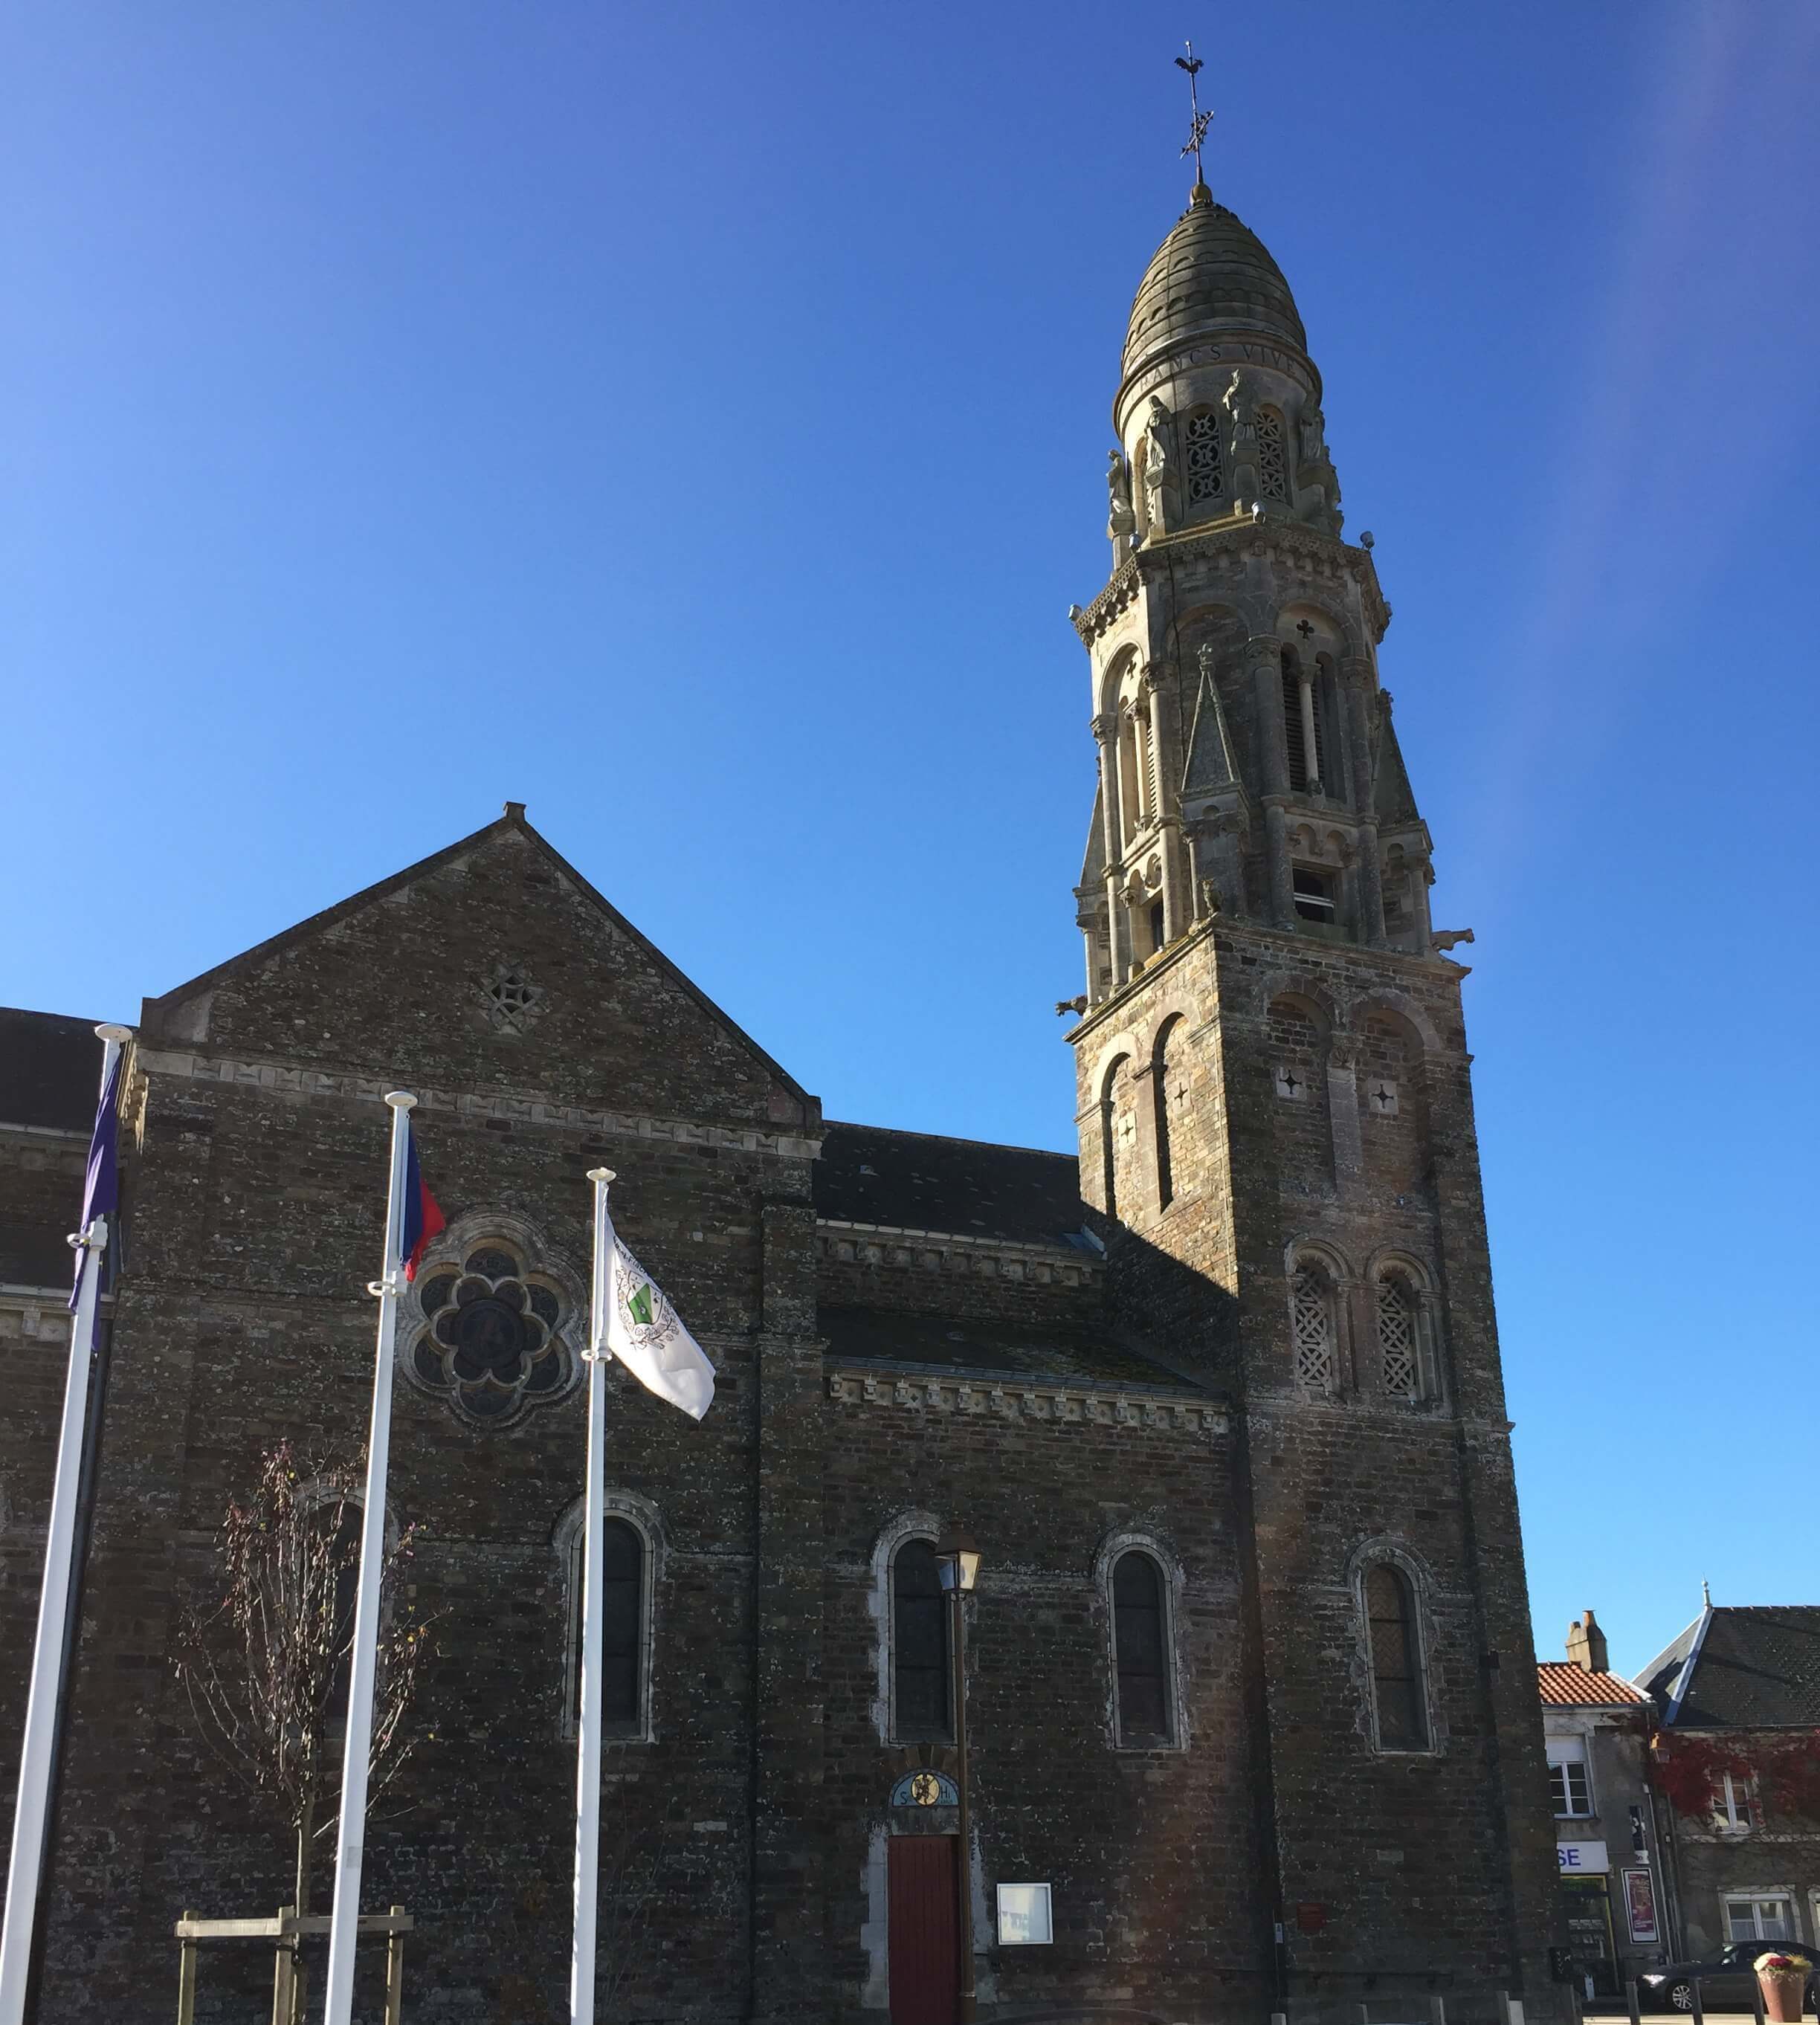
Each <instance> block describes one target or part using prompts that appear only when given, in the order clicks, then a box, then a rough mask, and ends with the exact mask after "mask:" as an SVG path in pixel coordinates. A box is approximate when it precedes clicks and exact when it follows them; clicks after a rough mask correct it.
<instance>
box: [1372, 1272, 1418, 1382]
mask: <svg viewBox="0 0 1820 2025" xmlns="http://www.w3.org/2000/svg"><path fill="white" fill-rule="evenodd" d="M1417 1312H1418V1311H1417V1307H1416V1297H1415V1295H1414V1292H1412V1291H1411V1289H1410V1284H1409V1282H1408V1281H1406V1280H1405V1279H1403V1277H1401V1275H1400V1274H1398V1273H1386V1274H1385V1275H1384V1277H1383V1278H1382V1279H1381V1280H1380V1281H1378V1283H1377V1347H1378V1351H1379V1354H1381V1357H1382V1358H1383V1360H1384V1363H1383V1372H1384V1391H1387V1392H1392V1393H1397V1394H1400V1395H1402V1397H1403V1398H1406V1399H1416V1398H1420V1397H1421V1341H1420V1338H1419V1336H1418V1334H1417Z"/></svg>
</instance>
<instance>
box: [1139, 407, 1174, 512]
mask: <svg viewBox="0 0 1820 2025" xmlns="http://www.w3.org/2000/svg"><path fill="white" fill-rule="evenodd" d="M1174 435H1175V417H1174V416H1173V415H1171V413H1170V412H1169V410H1168V408H1167V406H1165V404H1164V401H1163V399H1162V397H1161V396H1160V395H1156V394H1153V395H1151V396H1150V413H1149V417H1148V418H1147V419H1146V420H1145V424H1144V505H1145V510H1146V511H1147V512H1148V513H1149V516H1150V531H1151V532H1152V533H1153V534H1157V535H1162V534H1167V532H1168V531H1169V529H1170V528H1171V527H1172V526H1173V525H1174V524H1175V499H1176V491H1175V450H1174V448H1173V447H1172V443H1171V439H1172V438H1173V436H1174Z"/></svg>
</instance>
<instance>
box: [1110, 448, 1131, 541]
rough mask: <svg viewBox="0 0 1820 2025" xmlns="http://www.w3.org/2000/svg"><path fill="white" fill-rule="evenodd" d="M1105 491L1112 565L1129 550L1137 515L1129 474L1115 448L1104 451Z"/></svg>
mask: <svg viewBox="0 0 1820 2025" xmlns="http://www.w3.org/2000/svg"><path fill="white" fill-rule="evenodd" d="M1106 491H1107V492H1108V494H1109V495H1110V496H1109V506H1108V511H1107V514H1106V535H1107V538H1108V539H1109V540H1110V542H1112V549H1113V557H1112V560H1113V563H1114V565H1115V567H1116V565H1117V564H1120V563H1122V562H1123V560H1125V557H1127V555H1128V554H1129V553H1131V540H1132V538H1133V536H1134V535H1136V533H1137V531H1138V516H1137V513H1136V512H1135V511H1134V509H1133V507H1132V505H1131V472H1129V471H1128V470H1127V469H1126V465H1125V460H1124V458H1123V457H1122V456H1120V454H1119V452H1118V451H1117V450H1108V451H1107V453H1106Z"/></svg>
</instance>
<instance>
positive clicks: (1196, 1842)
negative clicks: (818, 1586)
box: [824, 1390, 1264, 2019]
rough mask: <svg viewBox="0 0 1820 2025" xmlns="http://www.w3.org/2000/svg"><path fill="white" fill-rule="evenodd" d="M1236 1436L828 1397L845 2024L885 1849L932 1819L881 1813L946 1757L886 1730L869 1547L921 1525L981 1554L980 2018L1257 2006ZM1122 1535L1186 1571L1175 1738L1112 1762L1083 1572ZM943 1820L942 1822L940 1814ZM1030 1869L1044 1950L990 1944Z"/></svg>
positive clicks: (977, 1718)
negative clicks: (1091, 2007)
mask: <svg viewBox="0 0 1820 2025" xmlns="http://www.w3.org/2000/svg"><path fill="white" fill-rule="evenodd" d="M1186 1396H1189V1395H1185V1397H1186ZM887 1397H888V1395H887ZM1229 1450H1230V1438H1229V1437H1228V1436H1226V1435H1219V1434H1216V1433H1210V1432H1208V1431H1204V1430H1202V1429H1200V1428H1194V1429H1193V1430H1191V1431H1190V1430H1184V1429H1179V1428H1175V1427H1173V1426H1164V1427H1157V1428H1149V1427H1145V1426H1128V1427H1123V1428H1117V1427H1096V1426H1093V1425H1090V1424H1082V1423H1074V1424H1060V1423H1057V1422H1055V1421H1053V1420H1051V1421H1046V1422H1036V1421H1033V1420H1028V1419H1024V1418H1021V1417H1020V1420H1017V1421H1013V1422H1006V1421H1004V1420H993V1419H991V1418H988V1417H985V1416H972V1417H969V1416H966V1415H964V1414H961V1413H956V1412H954V1411H952V1410H950V1408H948V1407H946V1406H944V1407H936V1406H929V1405H928V1404H926V1403H921V1404H917V1405H913V1406H903V1405H898V1404H893V1403H878V1404H873V1403H870V1402H866V1401H864V1400H862V1399H861V1398H859V1397H858V1396H857V1391H856V1390H855V1392H854V1393H853V1394H852V1395H851V1396H849V1397H848V1398H846V1399H844V1401H841V1402H837V1403H836V1404H834V1405H833V1406H831V1407H830V1426H829V1449H828V1461H827V1464H826V1467H825V1477H824V1483H825V1511H826V1524H825V1530H826V1535H827V1543H828V1559H829V1569H828V1575H827V1578H826V1592H825V1630H824V1641H825V1658H826V1674H827V1679H826V1707H827V1760H826V1770H825V1799H826V1809H827V1818H828V1821H829V1827H830V1832H831V1835H832V1838H833V1840H832V1843H831V1847H830V1854H829V1887H828V1915H829V1938H830V1947H831V1955H832V1968H833V1975H834V1977H835V1979H836V1986H837V1987H836V1995H837V1998H838V2000H839V2002H840V2006H841V2008H842V2009H843V2010H844V2012H851V2010H853V2009H854V2008H861V2009H863V2010H866V2011H867V2012H872V2013H873V2014H874V2015H876V2014H877V2012H879V2011H880V2010H881V2008H882V2006H883V2005H884V1975H885V1951H884V1950H885V1935H884V1926H885V1919H884V1913H885V1903H884V1894H885V1869H886V1864H885V1857H886V1852H885V1847H884V1845H885V1841H886V1839H887V1837H888V1836H890V1835H892V1834H893V1833H895V1832H911V1831H914V1830H915V1829H917V1828H921V1826H923V1825H924V1824H922V1823H921V1822H919V1821H917V1820H916V1819H915V1818H914V1817H915V1814H916V1813H917V1810H905V1809H898V1810H893V1809H892V1808H891V1807H889V1806H888V1804H887V1803H888V1798H889V1795H890V1792H891V1790H892V1786H893V1784H894V1783H895V1781H897V1780H898V1779H899V1778H900V1777H902V1776H903V1774H904V1773H906V1771H909V1770H913V1769H914V1768H915V1767H917V1766H920V1765H924V1764H930V1765H933V1766H936V1768H937V1769H939V1770H943V1771H947V1772H950V1773H951V1772H952V1771H953V1770H954V1751H953V1750H952V1748H950V1747H949V1746H946V1745H940V1744H892V1743H891V1742H890V1741H889V1740H888V1735H887V1717H886V1714H885V1707H886V1696H885V1689H884V1681H883V1678H882V1672H881V1669H882V1652H883V1644H882V1639H881V1634H882V1632H883V1630H884V1626H883V1625H882V1623H881V1612H884V1610H885V1608H886V1604H885V1601H884V1599H885V1597H886V1595H887V1594H888V1591H887V1590H886V1589H885V1588H884V1574H883V1567H884V1561H883V1558H882V1556H881V1542H885V1541H888V1538H889V1537H891V1532H892V1527H894V1525H895V1523H896V1522H899V1521H900V1520H903V1519H905V1518H906V1516H909V1515H913V1514H916V1513H919V1512H920V1513H926V1514H928V1515H929V1516H932V1518H934V1519H935V1520H936V1521H937V1522H938V1523H947V1522H950V1521H952V1522H954V1523H959V1524H961V1525H963V1526H964V1527H966V1529H967V1530H968V1531H970V1532H971V1533H972V1534H973V1535H974V1537H975V1538H976V1539H977V1541H978V1542H980V1547H981V1549H982V1552H983V1554H984V1563H983V1565H982V1569H981V1573H980V1582H979V1587H978V1589H977V1591H976V1594H975V1595H974V1597H973V1599H972V1601H971V1603H970V1604H969V1622H968V1630H967V1640H968V1646H967V1650H968V1660H969V1687H968V1707H969V1718H968V1720H969V1737H970V1754H971V1758H972V1762H973V1788H974V1795H975V1810H974V1838H973V1839H974V1844H975V1850H974V1870H973V1883H974V1892H975V1901H976V1950H977V1955H978V1960H979V1964H980V1971H979V1986H980V2003H981V2005H982V2006H983V2007H984V2006H985V2005H989V2004H992V2003H997V2004H1001V2005H1011V2006H1027V2005H1036V2006H1039V2007H1040V2008H1043V2009H1045V2010H1047V2009H1050V2008H1053V2007H1055V2006H1057V2005H1077V2004H1083V2003H1088V2004H1116V2005H1137V2006H1138V2007H1140V2008H1144V2009H1146V2010H1151V2011H1154V2012H1160V2013H1162V2014H1163V2015H1165V2016H1170V2017H1178V2018H1193V2019H1201V2018H1212V2017H1216V2016H1230V2015H1231V2014H1232V2012H1234V2010H1235V2009H1239V2008H1242V2009H1245V2010H1248V2011H1254V2012H1255V2011H1258V2010H1261V2009H1262V2008H1264V2006H1263V1994H1264V1987H1263V1964H1262V1962H1261V1961H1260V1957H1259V1948H1258V1946H1257V1937H1258V1935H1259V1931H1260V1928H1259V1917H1260V1915H1259V1907H1258V1905H1257V1900H1256V1875H1257V1861H1256V1851H1255V1849H1254V1847H1253V1845H1252V1839H1251V1814H1250V1803H1249V1798H1248V1792H1247V1789H1246V1778H1245V1768H1246V1737H1245V1719H1244V1713H1243V1693H1242V1685H1241V1679H1240V1663H1239V1644H1238V1641H1237V1637H1236V1636H1235V1631H1234V1623H1235V1619H1236V1616H1237V1595H1238V1586H1237V1566H1236V1546H1235V1542H1234V1531H1233V1525H1232V1516H1231V1505H1230V1497H1231V1492H1230V1480H1229V1477H1228V1474H1227V1465H1228V1453H1229ZM1127 1534H1142V1535H1143V1536H1144V1537H1145V1538H1148V1539H1149V1540H1151V1541H1153V1542H1155V1543H1156V1545H1157V1546H1158V1547H1159V1548H1160V1549H1161V1550H1162V1552H1163V1553H1164V1556H1166V1557H1167V1560H1168V1561H1169V1563H1170V1564H1171V1567H1173V1568H1174V1569H1175V1571H1178V1575H1179V1579H1180V1587H1179V1589H1178V1593H1177V1596H1176V1600H1175V1652H1176V1655H1177V1658H1178V1663H1179V1667H1180V1681H1181V1692H1182V1717H1183V1730H1184V1740H1183V1742H1182V1748H1179V1749H1175V1750H1154V1751H1126V1750H1117V1749H1115V1748H1113V1743H1112V1721H1111V1701H1112V1684H1111V1667H1112V1661H1111V1654H1110V1649H1109V1625H1108V1619H1107V1609H1106V1604H1105V1595H1104V1592H1103V1587H1102V1582H1103V1571H1102V1572H1101V1573H1100V1574H1097V1573H1096V1563H1097V1561H1098V1559H1099V1557H1100V1556H1101V1555H1102V1553H1104V1551H1105V1549H1106V1547H1107V1545H1108V1544H1109V1542H1111V1541H1112V1540H1113V1539H1115V1538H1118V1537H1120V1536H1123V1535H1127ZM940 1825H941V1826H943V1827H944V1828H947V1831H948V1832H952V1822H951V1820H950V1819H949V1818H948V1817H947V1814H946V1812H945V1811H944V1816H943V1821H942V1823H941V1824H940ZM1002 1880H1026V1881H1027V1880H1048V1881H1050V1883H1051V1884H1052V1885H1053V1905H1054V1917H1055V1927H1056V1941H1055V1945H1054V1946H1051V1947H1035V1948H1028V1949H1023V1948H1009V1949H1006V1950H999V1949H998V1948H997V1947H996V1946H995V1944H994V1942H993V1931H994V1930H993V1927H992V1922H991V1908H992V1906H993V1903H994V1897H995V1893H994V1887H995V1884H997V1883H998V1882H1000V1881H1002Z"/></svg>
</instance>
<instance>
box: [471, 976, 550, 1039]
mask: <svg viewBox="0 0 1820 2025" xmlns="http://www.w3.org/2000/svg"><path fill="white" fill-rule="evenodd" d="M480 996H481V1003H482V1004H483V1005H484V1006H485V1008H486V1009H487V1018H488V1019H489V1020H491V1021H492V1023H493V1024H494V1025H495V1027H498V1029H499V1030H500V1031H501V1032H502V1033H506V1034H522V1033H523V1032H524V1030H525V1029H526V1028H527V1027H529V1026H531V1024H533V1022H534V1021H535V1020H536V1019H537V1017H538V1016H539V1013H542V1010H543V1006H544V990H543V987H542V985H541V984H537V983H533V982H532V980H531V976H530V975H529V973H528V972H527V971H526V969H525V968H524V965H523V964H521V963H500V964H495V965H494V967H493V973H492V975H491V976H490V977H489V978H488V979H487V981H486V983H485V984H484V985H483V987H481V994H480Z"/></svg>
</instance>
